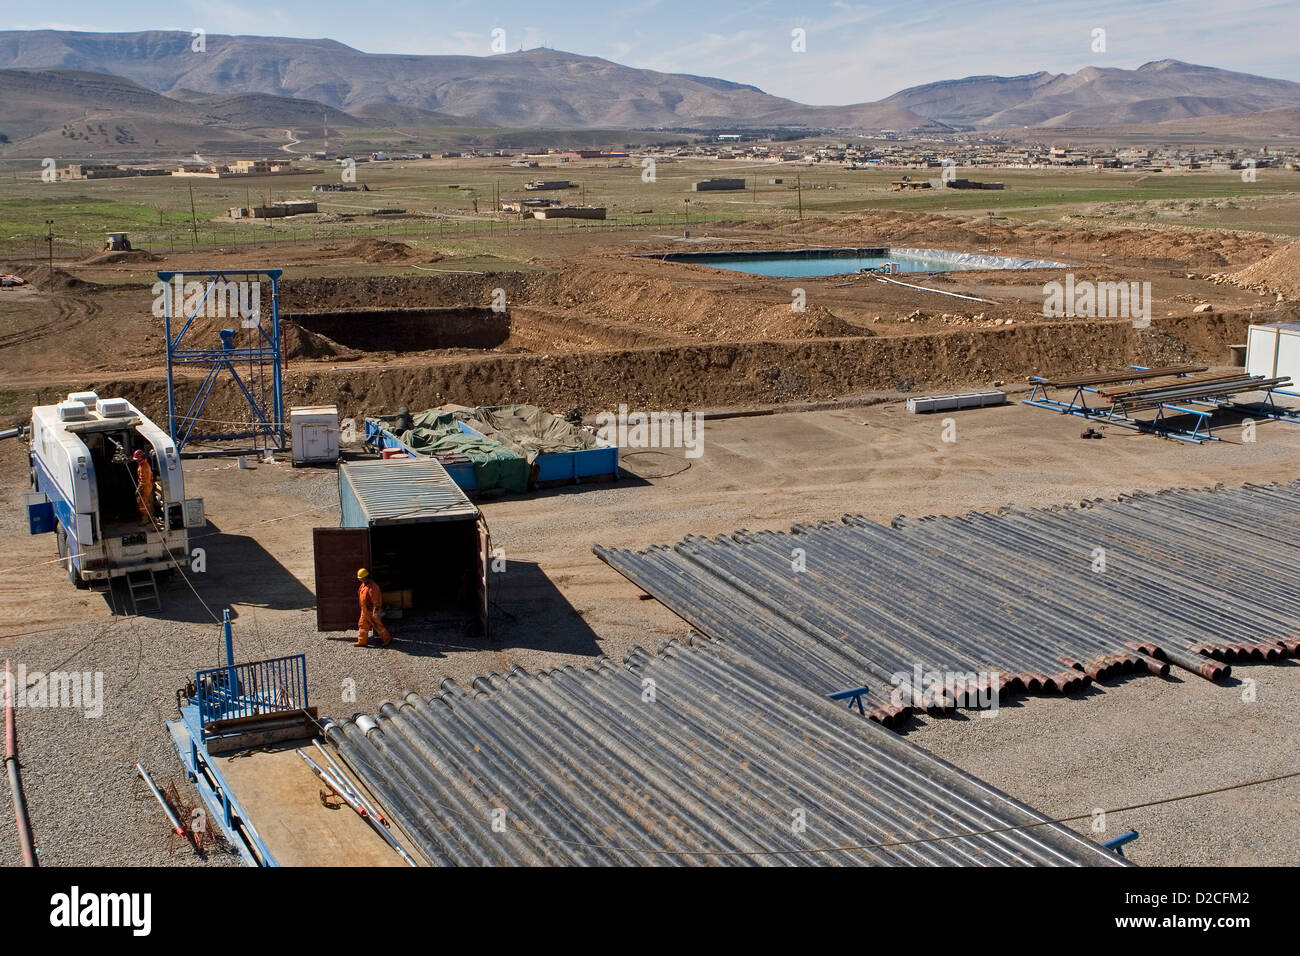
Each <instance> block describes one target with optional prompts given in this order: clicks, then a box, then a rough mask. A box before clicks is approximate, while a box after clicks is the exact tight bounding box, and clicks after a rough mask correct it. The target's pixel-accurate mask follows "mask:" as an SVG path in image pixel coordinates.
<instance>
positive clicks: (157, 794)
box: [135, 763, 185, 839]
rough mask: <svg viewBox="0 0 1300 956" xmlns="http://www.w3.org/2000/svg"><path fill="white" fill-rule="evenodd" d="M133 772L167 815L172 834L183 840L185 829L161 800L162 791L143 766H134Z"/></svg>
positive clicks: (173, 811) (174, 813) (169, 807)
mask: <svg viewBox="0 0 1300 956" xmlns="http://www.w3.org/2000/svg"><path fill="white" fill-rule="evenodd" d="M135 771H136V773H138V774H139V775H140V779H141V780H143V781H144V782H145V784H146V785H148V787H149V790H150V792H151V793H153V798H154V799H155V800H157V801H158V805H159V806H160V807H162V808H163V813H165V814H167V819H168V820H169V821H171V825H172V832H173V833H175V834H176V835H177V836H178V837H180V838H181V839H184V838H185V828H184V827H183V826H181V821H180V820H179V819H177V817H176V811H175V810H173V809H172V808H171V806H170V805H169V804H168V803H167V801H166V800H164V799H163V795H162V791H161V790H159V789H158V785H157V784H155V783H154V782H153V777H151V776H149V771H148V770H145V769H144V764H140V763H138V764H136V765H135Z"/></svg>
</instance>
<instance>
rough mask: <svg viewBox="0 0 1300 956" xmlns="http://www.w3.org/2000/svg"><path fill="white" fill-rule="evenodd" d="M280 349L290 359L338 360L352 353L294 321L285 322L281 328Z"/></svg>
mask: <svg viewBox="0 0 1300 956" xmlns="http://www.w3.org/2000/svg"><path fill="white" fill-rule="evenodd" d="M280 347H281V349H282V350H283V352H284V357H285V358H288V359H319V358H336V357H337V356H339V355H340V354H343V353H345V352H348V351H350V350H349V349H346V348H344V347H343V346H341V345H339V344H338V343H337V342H335V341H334V340H333V339H330V338H327V337H325V336H324V335H321V334H319V333H317V332H312V331H311V330H309V329H304V328H303V327H302V326H300V325H299V324H298V323H297V322H292V321H285V322H284V323H283V324H281V326H280Z"/></svg>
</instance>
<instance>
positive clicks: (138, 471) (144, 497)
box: [131, 448, 154, 525]
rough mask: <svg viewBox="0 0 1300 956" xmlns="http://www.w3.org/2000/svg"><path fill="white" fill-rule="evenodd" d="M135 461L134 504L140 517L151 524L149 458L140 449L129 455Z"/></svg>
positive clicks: (152, 481)
mask: <svg viewBox="0 0 1300 956" xmlns="http://www.w3.org/2000/svg"><path fill="white" fill-rule="evenodd" d="M131 459H132V460H133V461H134V462H135V506H136V507H137V508H138V509H140V519H141V520H142V521H144V522H145V523H146V524H149V525H152V524H153V523H154V521H153V486H154V480H153V469H152V468H150V467H149V458H148V456H146V455H145V453H144V452H143V451H141V450H140V449H138V448H137V449H136V450H135V454H134V455H132V456H131Z"/></svg>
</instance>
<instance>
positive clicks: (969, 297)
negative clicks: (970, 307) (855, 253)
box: [875, 276, 995, 305]
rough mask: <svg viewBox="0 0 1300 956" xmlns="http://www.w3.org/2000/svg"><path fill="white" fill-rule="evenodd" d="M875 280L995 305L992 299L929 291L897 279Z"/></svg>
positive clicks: (877, 277)
mask: <svg viewBox="0 0 1300 956" xmlns="http://www.w3.org/2000/svg"><path fill="white" fill-rule="evenodd" d="M875 279H876V281H877V282H892V283H893V284H894V285H901V286H903V287H904V288H906V289H919V290H920V291H921V292H934V293H936V294H938V295H950V296H952V297H953V298H954V299H966V300H967V301H968V302H987V303H988V304H989V305H994V304H995V303H994V302H993V300H992V299H981V298H978V297H977V296H973V295H958V294H957V293H956V292H945V291H943V289H927V288H926V287H925V286H923V285H912V283H910V282H899V281H898V280H897V279H887V278H885V277H884V276H876V277H875Z"/></svg>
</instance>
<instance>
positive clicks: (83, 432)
mask: <svg viewBox="0 0 1300 956" xmlns="http://www.w3.org/2000/svg"><path fill="white" fill-rule="evenodd" d="M29 438H30V442H31V444H30V448H29V455H30V460H31V481H32V492H31V493H30V494H29V495H27V496H26V498H25V502H26V504H27V508H28V519H29V522H30V524H31V531H32V533H33V534H42V533H49V532H53V533H54V535H55V537H56V538H57V540H58V551H59V556H60V557H61V558H64V559H65V560H66V561H67V569H68V577H69V578H70V579H71V580H72V582H73V583H74V584H76V585H77V586H78V587H90V586H91V585H92V584H95V583H99V584H101V585H105V586H106V585H107V584H108V583H109V582H110V581H111V579H112V578H115V577H122V576H126V575H129V574H132V573H134V572H145V571H147V572H160V571H170V570H173V569H174V568H176V567H177V566H178V565H181V564H183V563H184V562H186V561H187V560H188V555H189V540H188V529H189V528H192V527H199V526H202V525H203V524H204V522H205V519H204V516H203V501H202V499H198V498H192V499H186V498H185V479H184V474H183V472H182V470H181V459H180V454H179V453H178V452H177V450H176V444H175V442H173V441H172V439H171V436H169V435H168V434H167V432H165V431H164V430H163V429H161V428H159V427H158V426H157V425H155V424H154V423H153V422H152V421H150V420H149V419H148V418H147V417H146V416H145V415H144V414H143V413H142V412H141V411H140V410H139V409H138V408H136V407H135V406H134V405H132V404H131V403H130V402H128V401H127V400H126V399H124V398H100V397H99V396H98V395H97V394H96V393H94V392H74V393H72V394H71V395H69V396H68V397H67V398H66V399H65V400H64V401H62V402H59V403H58V404H57V405H38V406H36V407H34V408H33V409H32V424H31V431H30V435H29ZM137 451H141V452H143V453H144V455H145V458H146V460H147V461H148V462H149V465H150V467H151V469H152V470H153V473H154V476H155V488H156V490H155V494H154V499H153V501H152V502H151V509H150V517H149V519H146V518H145V516H144V515H142V514H141V512H140V508H139V506H138V504H137V499H136V464H135V462H134V461H133V460H132V458H133V456H134V454H135V452H137Z"/></svg>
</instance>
